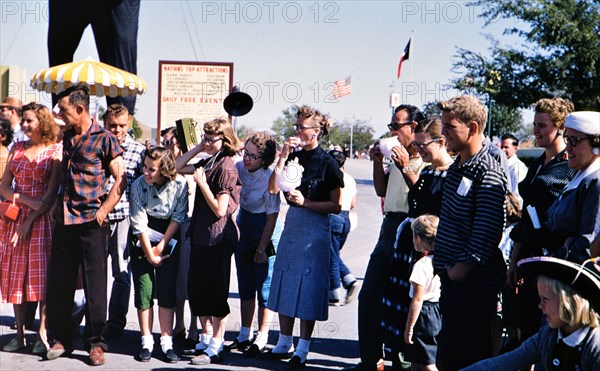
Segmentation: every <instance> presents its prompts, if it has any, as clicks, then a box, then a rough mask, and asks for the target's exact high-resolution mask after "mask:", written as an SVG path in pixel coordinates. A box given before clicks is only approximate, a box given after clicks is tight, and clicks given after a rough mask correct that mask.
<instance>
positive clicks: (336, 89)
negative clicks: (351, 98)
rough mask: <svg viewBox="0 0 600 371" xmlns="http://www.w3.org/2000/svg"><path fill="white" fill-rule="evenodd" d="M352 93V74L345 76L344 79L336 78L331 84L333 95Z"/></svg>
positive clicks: (339, 96)
mask: <svg viewBox="0 0 600 371" xmlns="http://www.w3.org/2000/svg"><path fill="white" fill-rule="evenodd" d="M350 93H352V76H348V77H346V79H344V80H338V81H336V82H335V83H334V85H333V97H334V98H335V99H337V98H341V97H343V96H344V95H348V94H350Z"/></svg>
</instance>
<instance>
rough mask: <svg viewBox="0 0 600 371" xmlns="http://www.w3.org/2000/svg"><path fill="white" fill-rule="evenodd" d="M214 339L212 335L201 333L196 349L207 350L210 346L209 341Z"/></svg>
mask: <svg viewBox="0 0 600 371" xmlns="http://www.w3.org/2000/svg"><path fill="white" fill-rule="evenodd" d="M210 339H212V335H207V334H202V335H200V342H199V343H198V344H196V350H205V349H206V348H208V343H209V342H210Z"/></svg>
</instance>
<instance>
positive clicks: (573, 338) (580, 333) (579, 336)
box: [558, 326, 589, 348]
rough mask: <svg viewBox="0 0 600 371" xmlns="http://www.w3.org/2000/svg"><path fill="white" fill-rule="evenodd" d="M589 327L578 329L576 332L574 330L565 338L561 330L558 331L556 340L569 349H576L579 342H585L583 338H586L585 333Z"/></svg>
mask: <svg viewBox="0 0 600 371" xmlns="http://www.w3.org/2000/svg"><path fill="white" fill-rule="evenodd" d="M588 329H589V327H587V326H584V327H580V328H578V329H577V330H575V331H574V332H573V333H572V334H571V335H569V336H567V337H563V335H562V330H561V329H559V330H558V340H561V339H562V341H563V342H564V343H565V344H566V345H568V346H570V347H571V348H574V347H576V346H577V345H579V344H581V342H582V341H583V340H585V337H586V336H587V331H588Z"/></svg>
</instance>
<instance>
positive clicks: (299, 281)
mask: <svg viewBox="0 0 600 371" xmlns="http://www.w3.org/2000/svg"><path fill="white" fill-rule="evenodd" d="M296 116H297V122H296V125H295V127H294V128H295V130H296V136H295V137H290V138H288V139H287V140H286V141H285V143H284V145H283V149H282V151H281V156H280V157H279V160H278V162H277V167H276V168H275V172H274V173H273V175H271V178H270V179H269V192H270V193H271V194H275V193H277V192H279V186H278V183H277V177H278V176H279V175H278V174H283V172H284V166H285V165H286V164H287V163H289V162H290V161H292V160H295V159H298V162H299V164H300V165H301V166H302V167H303V168H304V171H303V172H302V178H301V181H300V186H298V187H297V188H296V189H293V190H291V191H289V192H286V193H285V198H286V200H287V202H288V204H289V205H290V208H289V210H288V212H287V215H286V219H285V226H284V229H283V232H282V234H281V240H280V241H279V246H278V251H277V259H275V266H274V269H273V281H272V282H271V291H270V293H269V304H268V308H269V309H271V310H272V311H274V312H278V313H279V324H280V326H281V329H280V332H279V339H278V341H277V345H276V346H275V348H273V349H272V351H271V352H270V353H268V354H267V357H269V358H276V359H285V358H290V357H291V359H290V361H289V363H288V367H290V368H300V367H303V366H304V364H305V362H306V356H307V354H308V351H309V346H310V339H311V337H312V331H313V328H314V326H315V321H324V320H326V319H327V316H328V309H329V255H330V245H331V232H330V222H329V214H337V213H339V212H340V210H341V208H342V206H341V187H343V185H344V182H343V174H342V172H341V171H340V169H339V167H338V164H337V163H336V161H335V160H334V159H333V158H331V156H329V155H328V154H327V152H325V151H324V150H323V149H322V148H321V147H320V146H319V138H321V137H322V136H323V135H326V134H327V133H328V132H329V127H330V123H329V121H328V118H327V117H326V116H325V115H323V114H322V113H320V112H319V111H317V110H315V109H313V108H311V107H308V106H302V107H300V109H299V110H298V112H297V115H296ZM295 149H300V150H299V151H297V152H293V151H294V150H295ZM286 174H287V172H286ZM294 180H297V179H289V181H290V182H293V181H294ZM296 318H299V319H300V340H299V342H298V346H297V347H296V349H295V352H294V343H293V335H292V330H293V329H294V322H295V319H296ZM292 353H293V355H292Z"/></svg>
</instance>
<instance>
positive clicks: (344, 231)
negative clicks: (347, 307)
mask: <svg viewBox="0 0 600 371" xmlns="http://www.w3.org/2000/svg"><path fill="white" fill-rule="evenodd" d="M329 219H330V221H331V259H330V260H329V289H330V290H335V289H337V288H338V287H340V279H343V278H344V277H345V276H346V275H348V274H350V270H349V269H348V267H347V266H346V264H344V262H343V261H342V259H341V257H340V250H341V249H342V247H344V243H346V238H348V233H350V217H349V212H348V211H340V213H339V214H330V215H329ZM349 284H350V282H344V287H347V286H348V285H349Z"/></svg>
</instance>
